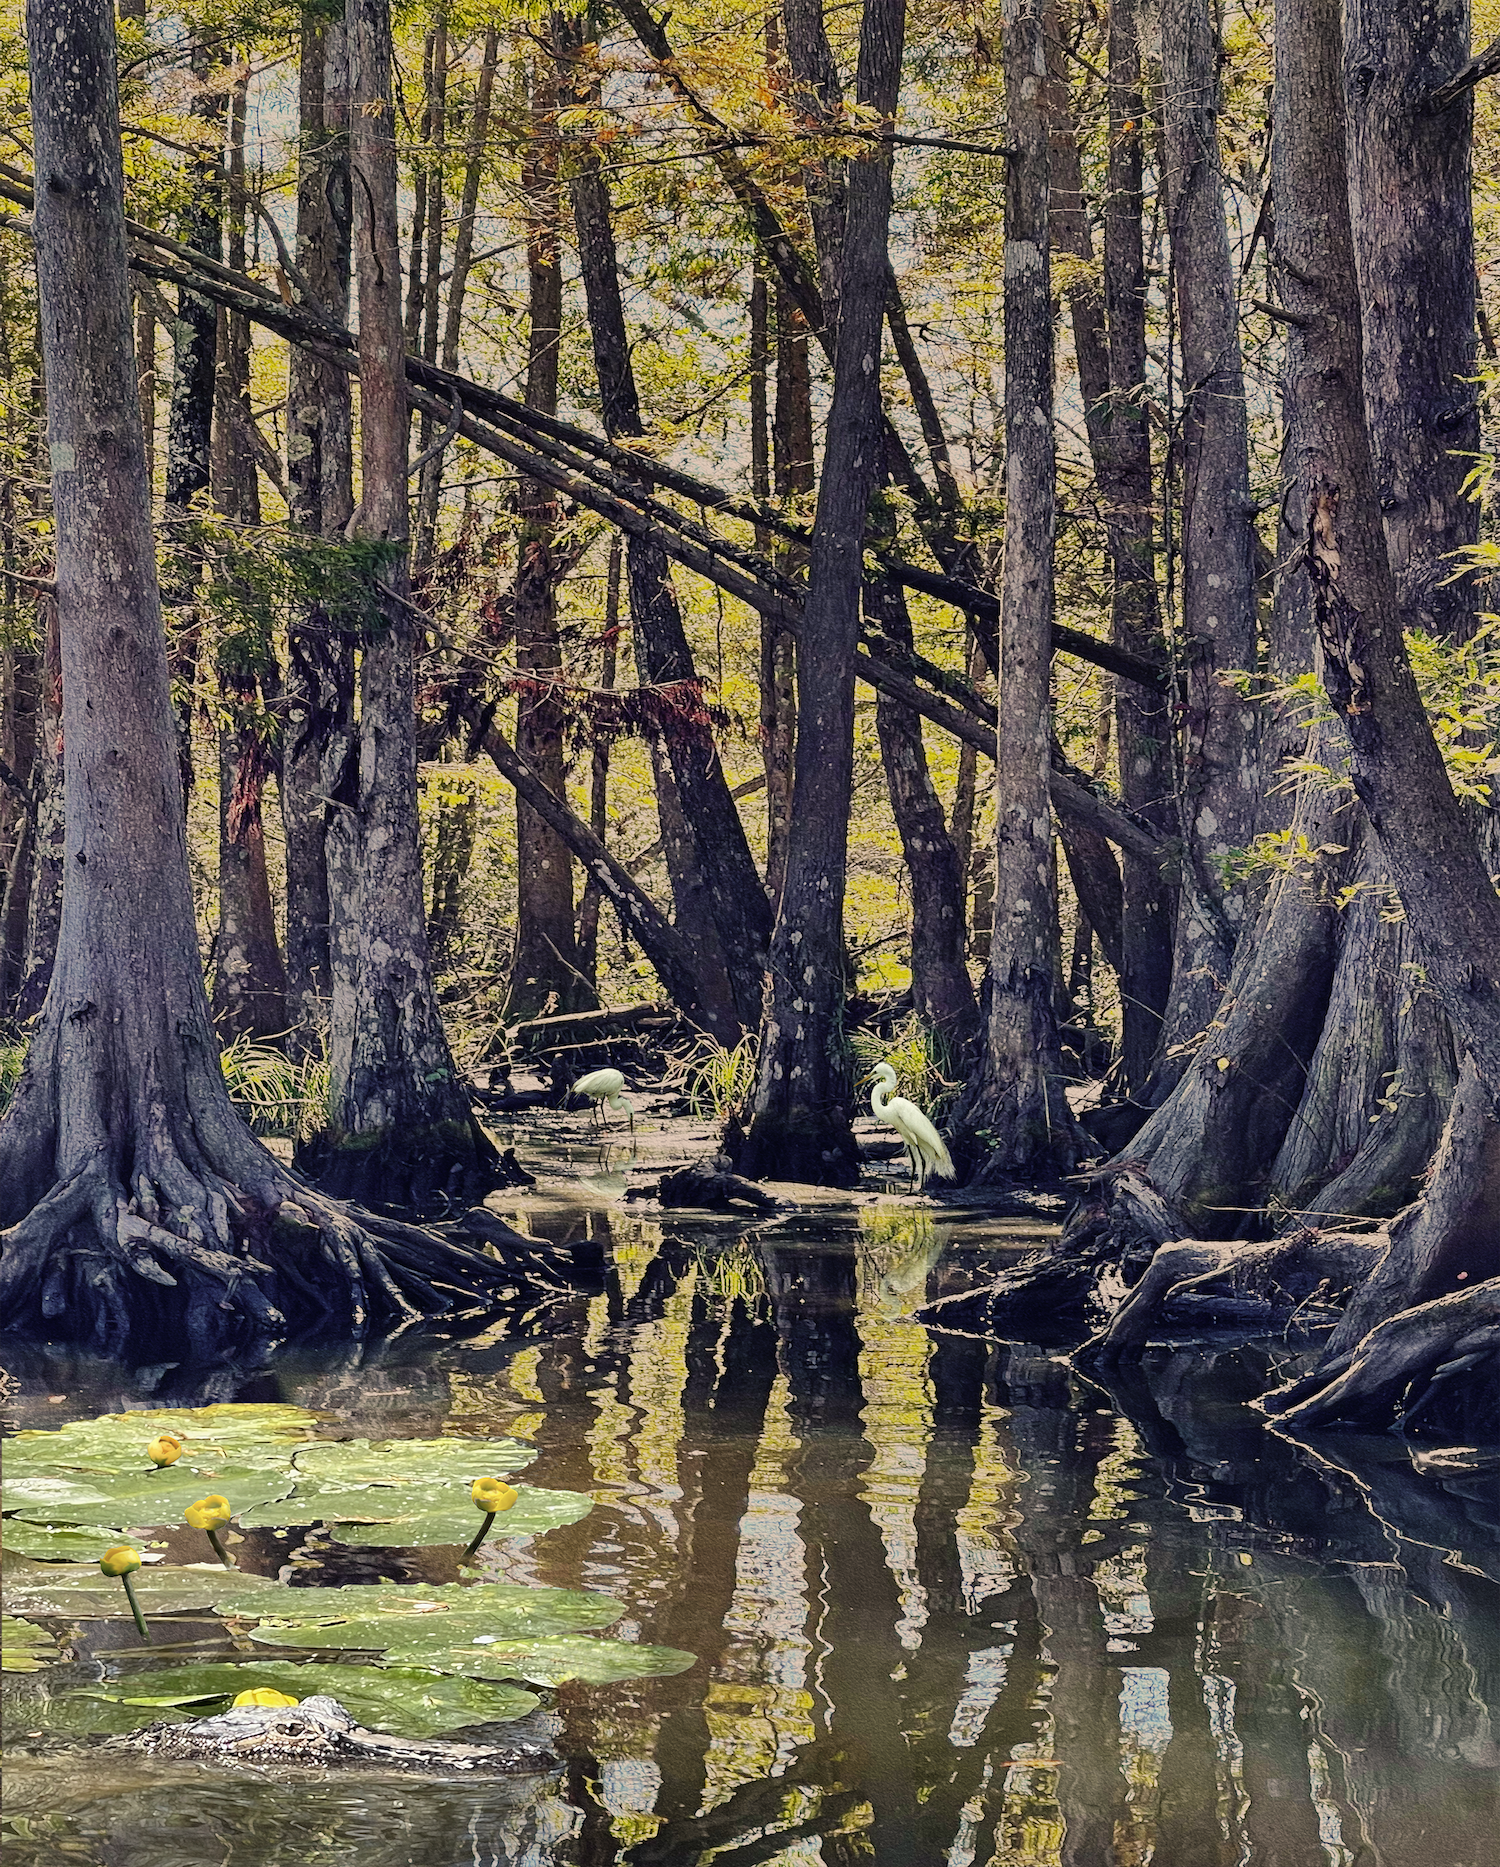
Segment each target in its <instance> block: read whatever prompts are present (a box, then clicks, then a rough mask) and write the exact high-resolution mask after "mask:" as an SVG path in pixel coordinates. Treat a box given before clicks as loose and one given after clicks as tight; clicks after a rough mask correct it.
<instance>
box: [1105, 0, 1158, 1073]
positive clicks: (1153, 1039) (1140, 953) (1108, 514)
mask: <svg viewBox="0 0 1500 1867" xmlns="http://www.w3.org/2000/svg"><path fill="white" fill-rule="evenodd" d="M1108 58H1109V164H1108V172H1107V175H1106V192H1105V198H1104V216H1103V218H1104V304H1105V318H1106V323H1107V326H1108V330H1109V397H1110V399H1109V410H1108V418H1107V420H1105V421H1103V422H1101V423H1100V424H1099V427H1100V431H1101V434H1102V436H1103V439H1104V443H1105V445H1104V454H1103V464H1104V466H1105V472H1104V473H1103V475H1102V476H1101V477H1100V491H1101V492H1102V493H1103V495H1104V523H1105V530H1106V536H1107V540H1108V546H1109V560H1110V638H1111V640H1112V641H1113V642H1114V644H1115V646H1116V647H1117V648H1123V649H1125V650H1127V651H1128V652H1129V653H1131V654H1135V655H1148V654H1151V653H1153V652H1155V651H1156V650H1157V649H1158V648H1159V645H1160V639H1161V605H1160V599H1159V596H1158V593H1157V585H1156V556H1155V526H1156V511H1155V504H1154V499H1153V488H1152V476H1151V430H1150V426H1149V424H1148V421H1147V412H1146V263H1145V253H1144V249H1143V242H1142V238H1141V217H1142V207H1143V202H1142V156H1141V149H1142V141H1143V133H1142V125H1143V123H1144V121H1145V114H1146V112H1145V99H1144V97H1143V95H1142V92H1141V53H1140V44H1139V40H1138V38H1137V34H1136V20H1135V9H1134V7H1133V6H1132V5H1131V4H1130V0H1111V5H1110V8H1109V40H1108ZM1114 738H1115V748H1116V758H1117V759H1118V762H1119V773H1120V797H1121V799H1122V801H1123V802H1124V804H1125V806H1126V808H1127V809H1129V810H1132V811H1134V812H1136V813H1137V815H1139V816H1140V817H1142V818H1143V819H1144V820H1145V821H1146V822H1148V823H1150V824H1151V826H1152V827H1153V828H1154V829H1155V830H1156V831H1157V832H1158V833H1159V834H1167V833H1169V831H1170V829H1171V827H1172V825H1173V820H1174V819H1175V816H1176V810H1175V803H1174V792H1175V784H1174V781H1173V773H1172V726H1171V721H1170V718H1169V715H1168V711H1167V702H1166V698H1165V696H1164V695H1161V694H1158V693H1153V692H1152V691H1151V690H1150V689H1149V688H1145V687H1142V686H1141V685H1140V684H1139V683H1138V682H1135V681H1129V680H1117V681H1116V682H1115V731H1114ZM1120 879H1121V885H1122V887H1123V890H1124V899H1123V905H1122V922H1121V962H1120V969H1119V972H1120V1017H1121V1025H1122V1032H1121V1058H1122V1063H1123V1066H1124V1077H1125V1088H1126V1090H1127V1092H1128V1093H1129V1094H1131V1095H1138V1094H1139V1093H1140V1092H1141V1090H1143V1089H1144V1087H1145V1085H1146V1081H1147V1078H1148V1076H1149V1075H1150V1071H1151V1063H1152V1059H1153V1058H1154V1056H1155V1054H1156V1048H1157V1045H1158V1043H1159V1042H1160V1039H1161V1026H1162V1017H1163V1015H1164V1013H1165V1011H1166V1006H1167V998H1168V995H1169V994H1170V991H1171V986H1172V946H1173V922H1174V918H1175V913H1176V901H1175V899H1174V896H1173V891H1172V889H1171V888H1170V887H1169V886H1168V885H1167V883H1166V882H1165V881H1164V880H1163V877H1162V873H1161V865H1160V864H1159V863H1155V862H1150V861H1146V860H1144V859H1143V858H1141V857H1140V856H1137V855H1136V854H1134V853H1133V852H1132V851H1130V850H1124V851H1122V852H1121V856H1120Z"/></svg>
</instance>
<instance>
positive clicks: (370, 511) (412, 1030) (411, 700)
mask: <svg viewBox="0 0 1500 1867" xmlns="http://www.w3.org/2000/svg"><path fill="white" fill-rule="evenodd" d="M348 32H349V55H350V66H351V80H352V81H351V87H350V89H351V107H350V113H349V114H350V160H351V168H352V171H353V177H354V189H353V195H354V251H355V266H356V276H357V279H358V285H359V313H360V316H359V351H360V465H361V480H362V488H363V492H362V498H361V502H360V509H359V518H358V523H359V530H360V533H361V535H362V537H363V538H364V539H365V540H366V541H368V543H369V544H371V545H373V546H375V547H377V559H378V569H377V570H376V572H375V574H374V590H373V592H372V595H373V600H374V603H375V605H376V607H377V609H378V612H379V621H378V623H377V624H376V625H375V626H373V627H372V628H371V629H370V630H369V631H368V632H367V634H366V638H365V642H364V649H363V656H362V660H361V664H360V717H359V829H360V861H361V886H360V892H359V906H358V930H359V943H358V958H357V971H356V976H355V978H354V981H353V990H352V991H349V992H345V993H338V992H336V993H335V998H334V1006H333V1023H332V1032H331V1043H330V1061H331V1064H332V1070H333V1081H334V1085H335V1093H336V1094H337V1095H338V1098H339V1104H340V1114H339V1125H338V1129H337V1131H336V1132H334V1133H331V1134H329V1135H327V1136H325V1137H322V1145H321V1148H320V1150H319V1151H318V1152H317V1153H316V1155H314V1154H313V1153H310V1154H309V1156H308V1159H309V1162H310V1164H311V1163H313V1162H314V1161H316V1165H317V1168H318V1171H319V1173H320V1177H321V1178H322V1180H323V1181H324V1182H325V1184H327V1185H328V1186H329V1188H330V1190H332V1191H337V1192H351V1191H357V1192H358V1193H360V1194H361V1195H362V1196H364V1197H367V1198H370V1197H373V1198H380V1199H388V1198H390V1197H392V1196H393V1195H394V1197H396V1198H398V1199H403V1198H404V1199H409V1198H411V1197H412V1196H413V1190H415V1193H416V1196H417V1197H421V1196H422V1189H423V1188H424V1187H432V1186H438V1187H442V1186H445V1185H446V1183H447V1180H448V1178H449V1176H450V1174H451V1173H452V1172H455V1171H457V1172H460V1173H461V1172H463V1171H465V1170H467V1169H477V1168H478V1167H480V1166H481V1165H482V1164H484V1163H486V1162H487V1161H489V1160H490V1159H492V1158H493V1149H492V1147H491V1146H490V1143H489V1142H488V1140H487V1139H486V1138H485V1136H484V1134H483V1131H482V1130H481V1129H480V1128H479V1126H478V1124H477V1123H476V1122H475V1120H474V1118H473V1115H472V1113H471V1111H470V1108H469V1099H468V1095H467V1093H466V1091H465V1089H464V1086H463V1084H462V1082H461V1081H460V1080H459V1077H458V1072H457V1070H456V1069H455V1067H454V1063H453V1057H452V1054H451V1052H450V1051H449V1049H448V1039H447V1036H446V1034H445V1032H444V1030H443V1025H442V1020H441V1018H440V1017H439V1015H438V1008H437V998H436V994H435V992H434V989H433V982H432V961H431V955H430V953H429V951H428V946H427V922H426V915H425V912H424V907H425V903H424V900H423V877H422V858H421V851H420V849H419V847H418V842H417V766H416V714H415V697H414V691H413V655H414V651H415V642H416V630H415V627H414V622H413V614H412V609H411V605H410V603H409V602H408V601H407V555H406V544H407V502H406V437H407V409H406V382H405V375H404V365H403V357H404V350H403V343H402V327H401V298H400V275H399V272H398V271H397V266H396V256H397V251H398V248H397V240H396V146H395V139H394V134H393V129H394V122H393V117H392V114H391V112H392V105H391V34H390V13H389V9H388V6H387V4H386V0H354V4H353V5H352V6H351V9H350V15H349V20H348ZM571 932H572V924H571V918H570V921H569V934H570V936H571ZM398 1189H400V1190H398Z"/></svg>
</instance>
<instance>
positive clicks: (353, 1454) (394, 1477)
mask: <svg viewBox="0 0 1500 1867" xmlns="http://www.w3.org/2000/svg"><path fill="white" fill-rule="evenodd" d="M535 1457H536V1447H535V1446H528V1445H527V1444H526V1443H525V1442H524V1441H523V1440H520V1439H345V1440H331V1439H324V1440H320V1441H319V1442H318V1443H317V1444H316V1445H312V1446H304V1447H303V1448H302V1449H301V1450H300V1451H299V1452H298V1453H297V1455H296V1457H295V1459H294V1460H293V1464H294V1465H295V1466H296V1468H297V1471H298V1472H299V1473H300V1474H303V1475H305V1476H306V1477H308V1478H318V1479H321V1480H322V1481H323V1482H324V1483H325V1484H327V1485H329V1486H335V1485H337V1486H340V1487H344V1486H349V1485H417V1484H433V1483H437V1482H442V1481H446V1482H448V1483H459V1484H464V1485H469V1484H472V1483H473V1482H474V1480H475V1479H476V1478H495V1477H500V1476H503V1475H504V1474H505V1473H506V1472H518V1471H520V1470H521V1468H522V1467H523V1466H525V1465H529V1464H530V1463H531V1462H532V1460H533V1459H534V1458H535ZM471 1534H472V1532H471Z"/></svg>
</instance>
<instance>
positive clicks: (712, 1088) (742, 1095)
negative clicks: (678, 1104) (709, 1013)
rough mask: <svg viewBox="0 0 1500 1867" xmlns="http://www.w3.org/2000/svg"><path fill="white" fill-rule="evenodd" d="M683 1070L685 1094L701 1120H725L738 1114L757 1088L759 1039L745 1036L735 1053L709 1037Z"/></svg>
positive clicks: (696, 1050)
mask: <svg viewBox="0 0 1500 1867" xmlns="http://www.w3.org/2000/svg"><path fill="white" fill-rule="evenodd" d="M681 1067H682V1072H683V1076H682V1082H683V1093H684V1095H686V1097H687V1099H688V1101H689V1103H690V1104H691V1106H692V1110H693V1113H694V1115H696V1116H697V1117H698V1119H699V1120H700V1121H703V1120H706V1119H707V1118H708V1117H709V1116H712V1117H713V1119H714V1120H715V1121H723V1120H725V1119H726V1118H727V1117H728V1116H730V1115H732V1114H735V1113H736V1112H738V1111H739V1110H740V1109H741V1108H742V1107H743V1105H744V1103H745V1100H746V1098H747V1097H748V1096H749V1094H750V1091H751V1090H752V1089H753V1088H754V1087H755V1039H754V1038H753V1037H742V1038H741V1039H740V1041H739V1042H738V1043H737V1044H736V1045H735V1046H734V1048H733V1049H732V1050H730V1049H728V1048H726V1046H725V1045H723V1044H716V1043H715V1042H714V1041H713V1039H712V1038H709V1037H705V1038H704V1039H703V1040H702V1042H701V1043H700V1044H699V1045H698V1046H697V1048H696V1049H695V1050H693V1051H691V1052H690V1053H689V1054H688V1056H687V1058H686V1059H685V1061H684V1063H683V1065H682V1066H681Z"/></svg>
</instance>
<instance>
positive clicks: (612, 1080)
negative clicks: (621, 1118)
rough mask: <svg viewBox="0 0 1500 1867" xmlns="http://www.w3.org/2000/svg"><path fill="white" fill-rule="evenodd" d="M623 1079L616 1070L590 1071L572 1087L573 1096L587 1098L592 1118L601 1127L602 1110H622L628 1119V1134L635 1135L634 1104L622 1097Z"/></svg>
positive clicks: (602, 1120) (627, 1098) (627, 1097)
mask: <svg viewBox="0 0 1500 1867" xmlns="http://www.w3.org/2000/svg"><path fill="white" fill-rule="evenodd" d="M624 1087H625V1078H624V1077H623V1076H622V1075H621V1074H620V1072H619V1071H618V1070H590V1071H589V1073H588V1075H587V1076H580V1077H579V1079H578V1081H577V1082H576V1083H574V1085H573V1094H574V1095H575V1096H588V1097H590V1098H591V1099H592V1101H593V1104H594V1116H595V1118H596V1119H597V1120H598V1122H599V1123H600V1125H601V1126H602V1125H603V1122H604V1110H605V1107H606V1106H608V1107H609V1108H612V1109H623V1110H624V1112H625V1113H626V1114H627V1115H628V1116H629V1117H630V1132H631V1133H632V1134H634V1133H635V1104H634V1103H633V1102H632V1101H631V1100H630V1098H629V1096H622V1095H621V1094H620V1091H621V1090H622V1089H623V1088H624Z"/></svg>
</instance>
